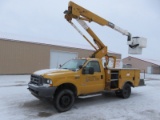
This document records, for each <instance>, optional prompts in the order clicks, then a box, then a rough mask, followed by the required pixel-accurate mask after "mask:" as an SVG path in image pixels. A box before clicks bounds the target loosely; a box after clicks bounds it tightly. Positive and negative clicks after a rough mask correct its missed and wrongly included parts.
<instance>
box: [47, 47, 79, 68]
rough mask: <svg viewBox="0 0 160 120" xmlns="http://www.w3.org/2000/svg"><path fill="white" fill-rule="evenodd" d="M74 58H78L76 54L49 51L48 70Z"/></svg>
mask: <svg viewBox="0 0 160 120" xmlns="http://www.w3.org/2000/svg"><path fill="white" fill-rule="evenodd" d="M76 57H78V53H74V52H66V51H55V50H51V52H50V68H58V67H59V65H63V64H64V63H65V62H67V61H68V60H70V59H73V58H76Z"/></svg>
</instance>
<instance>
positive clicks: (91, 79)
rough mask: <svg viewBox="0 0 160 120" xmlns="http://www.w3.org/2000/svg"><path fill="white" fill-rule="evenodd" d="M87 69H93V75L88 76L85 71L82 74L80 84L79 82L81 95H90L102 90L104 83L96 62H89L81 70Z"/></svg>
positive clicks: (87, 72)
mask: <svg viewBox="0 0 160 120" xmlns="http://www.w3.org/2000/svg"><path fill="white" fill-rule="evenodd" d="M89 67H93V68H94V73H93V74H90V73H89V71H87V70H86V71H85V72H84V73H83V74H82V82H81V93H82V94H90V93H96V92H100V91H102V90H104V87H105V81H104V76H103V74H102V73H103V72H102V70H101V69H100V65H99V62H98V61H89V62H88V63H87V64H86V66H85V67H84V68H83V69H87V68H89Z"/></svg>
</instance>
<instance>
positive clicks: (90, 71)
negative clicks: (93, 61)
mask: <svg viewBox="0 0 160 120" xmlns="http://www.w3.org/2000/svg"><path fill="white" fill-rule="evenodd" d="M82 74H94V68H93V67H84V68H83V69H82Z"/></svg>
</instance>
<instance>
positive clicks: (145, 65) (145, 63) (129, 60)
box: [122, 56, 160, 74]
mask: <svg viewBox="0 0 160 120" xmlns="http://www.w3.org/2000/svg"><path fill="white" fill-rule="evenodd" d="M122 61H123V66H124V67H128V68H139V69H140V70H141V72H144V70H145V72H146V73H150V74H160V60H159V61H158V60H152V59H143V58H135V57H131V56H128V57H126V58H124V59H123V60H122Z"/></svg>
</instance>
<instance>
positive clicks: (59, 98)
mask: <svg viewBox="0 0 160 120" xmlns="http://www.w3.org/2000/svg"><path fill="white" fill-rule="evenodd" d="M74 101H75V97H74V93H73V92H72V91H71V90H69V89H63V90H61V91H60V92H58V94H57V95H56V96H55V99H54V105H55V107H56V109H57V110H58V111H59V112H65V111H67V110H70V109H71V108H72V106H73V104H74Z"/></svg>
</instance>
